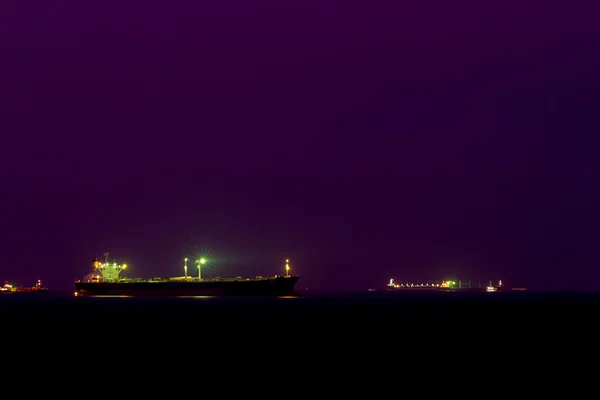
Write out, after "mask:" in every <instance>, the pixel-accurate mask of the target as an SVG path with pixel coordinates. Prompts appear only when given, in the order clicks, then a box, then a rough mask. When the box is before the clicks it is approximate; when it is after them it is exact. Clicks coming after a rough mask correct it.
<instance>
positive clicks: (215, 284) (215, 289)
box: [75, 254, 300, 296]
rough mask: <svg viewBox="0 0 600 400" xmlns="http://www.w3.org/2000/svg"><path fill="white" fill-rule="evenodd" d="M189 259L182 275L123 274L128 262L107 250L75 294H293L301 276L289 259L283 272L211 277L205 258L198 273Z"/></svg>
mask: <svg viewBox="0 0 600 400" xmlns="http://www.w3.org/2000/svg"><path fill="white" fill-rule="evenodd" d="M187 261H188V259H187V258H186V259H185V260H184V271H185V276H183V277H175V278H153V279H139V278H123V277H120V276H119V275H120V273H121V271H123V270H125V269H126V268H127V265H126V264H120V265H119V264H117V263H112V264H111V263H109V262H108V254H105V262H104V263H101V262H99V261H98V259H97V258H94V260H93V269H92V273H91V274H90V275H89V276H88V277H87V278H85V279H82V280H78V281H76V282H75V290H76V291H75V296H286V295H291V294H294V293H293V290H294V286H295V285H296V283H297V282H298V279H300V277H299V276H291V275H290V274H289V271H290V265H289V260H286V264H285V275H283V276H273V277H261V276H257V277H256V278H242V277H237V278H209V279H203V278H202V275H201V270H202V266H203V264H204V263H205V262H206V260H205V259H204V258H200V259H199V260H197V264H198V277H191V276H188V275H187Z"/></svg>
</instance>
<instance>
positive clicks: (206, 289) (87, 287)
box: [75, 276, 299, 296]
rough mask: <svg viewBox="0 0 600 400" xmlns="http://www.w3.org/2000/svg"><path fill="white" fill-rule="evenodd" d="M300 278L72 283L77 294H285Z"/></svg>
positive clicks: (289, 291)
mask: <svg viewBox="0 0 600 400" xmlns="http://www.w3.org/2000/svg"><path fill="white" fill-rule="evenodd" d="M298 279H299V277H296V276H294V277H276V278H268V279H246V280H243V279H239V280H228V281H216V280H214V281H170V280H164V281H121V282H75V290H76V292H75V293H76V295H77V296H286V295H290V294H293V290H294V286H295V285H296V282H297V281H298Z"/></svg>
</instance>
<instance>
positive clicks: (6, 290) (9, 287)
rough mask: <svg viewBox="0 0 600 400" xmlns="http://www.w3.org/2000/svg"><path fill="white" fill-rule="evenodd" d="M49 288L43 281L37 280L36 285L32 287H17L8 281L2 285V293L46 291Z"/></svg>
mask: <svg viewBox="0 0 600 400" xmlns="http://www.w3.org/2000/svg"><path fill="white" fill-rule="evenodd" d="M47 291H48V288H45V287H43V286H42V282H41V281H39V280H38V281H37V283H36V284H35V286H32V287H16V286H14V285H11V284H10V283H8V281H6V282H5V283H4V285H3V286H2V287H0V293H3V294H25V293H46V292H47Z"/></svg>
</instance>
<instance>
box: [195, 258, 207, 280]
mask: <svg viewBox="0 0 600 400" xmlns="http://www.w3.org/2000/svg"><path fill="white" fill-rule="evenodd" d="M205 263H206V258H204V257H202V258H199V259H198V260H197V261H196V264H198V280H199V281H201V280H202V265H203V264H205Z"/></svg>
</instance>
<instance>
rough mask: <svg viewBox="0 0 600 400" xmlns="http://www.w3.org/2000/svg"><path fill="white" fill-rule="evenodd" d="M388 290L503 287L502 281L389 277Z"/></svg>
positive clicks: (477, 289) (495, 289) (470, 289)
mask: <svg viewBox="0 0 600 400" xmlns="http://www.w3.org/2000/svg"><path fill="white" fill-rule="evenodd" d="M386 287H387V289H388V290H392V291H396V290H398V291H403V290H407V291H411V290H412V291H421V290H429V291H445V292H448V291H477V292H498V291H501V290H502V289H503V288H504V285H503V284H502V281H501V280H499V281H497V282H495V281H492V280H489V281H460V280H459V281H454V280H439V281H426V282H411V281H407V282H400V283H398V282H395V281H394V279H390V281H389V283H388V284H387V285H386Z"/></svg>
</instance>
